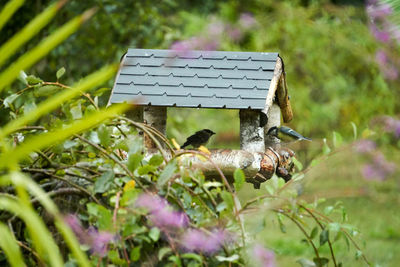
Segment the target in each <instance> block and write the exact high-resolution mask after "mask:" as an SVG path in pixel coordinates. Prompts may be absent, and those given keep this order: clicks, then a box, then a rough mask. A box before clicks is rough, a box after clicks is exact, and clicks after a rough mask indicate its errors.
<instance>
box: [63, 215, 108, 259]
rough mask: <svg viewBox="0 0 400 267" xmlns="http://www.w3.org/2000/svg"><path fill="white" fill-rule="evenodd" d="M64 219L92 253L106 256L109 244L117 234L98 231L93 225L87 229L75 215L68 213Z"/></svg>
mask: <svg viewBox="0 0 400 267" xmlns="http://www.w3.org/2000/svg"><path fill="white" fill-rule="evenodd" d="M64 221H65V222H66V223H67V224H68V225H69V227H70V228H71V229H72V231H73V232H74V233H75V235H76V237H78V239H79V242H80V243H82V244H86V245H88V246H89V247H90V249H91V251H92V253H94V254H98V255H99V256H104V255H105V254H106V253H107V245H108V244H109V243H110V242H112V241H113V240H114V239H115V235H113V234H111V233H109V232H105V231H98V230H97V229H96V228H94V227H93V226H90V227H89V228H88V229H87V230H85V229H84V228H83V227H82V224H81V222H80V221H79V219H78V218H77V217H76V216H75V215H72V214H69V215H66V216H65V217H64Z"/></svg>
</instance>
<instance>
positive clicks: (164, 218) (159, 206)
mask: <svg viewBox="0 0 400 267" xmlns="http://www.w3.org/2000/svg"><path fill="white" fill-rule="evenodd" d="M136 206H137V207H142V208H146V209H147V210H148V211H149V213H150V220H151V221H152V223H153V224H154V225H155V226H157V227H158V228H160V229H164V230H170V229H172V228H182V227H186V226H187V225H188V223H189V218H188V217H187V215H186V214H185V213H182V212H178V211H174V210H173V209H172V207H171V206H170V205H169V204H168V202H167V201H166V200H165V199H162V198H160V197H159V196H157V195H151V194H142V195H140V196H139V198H138V199H137V200H136Z"/></svg>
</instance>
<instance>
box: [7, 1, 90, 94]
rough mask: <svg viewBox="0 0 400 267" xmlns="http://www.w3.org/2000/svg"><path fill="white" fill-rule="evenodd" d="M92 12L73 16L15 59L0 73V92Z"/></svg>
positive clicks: (74, 29) (71, 32) (68, 34)
mask: <svg viewBox="0 0 400 267" xmlns="http://www.w3.org/2000/svg"><path fill="white" fill-rule="evenodd" d="M93 12H94V11H93V10H92V9H91V10H88V11H86V12H85V13H83V14H82V15H80V16H78V17H76V18H73V19H72V20H70V21H69V22H68V23H66V24H65V25H64V26H62V27H61V28H59V29H58V30H57V31H55V32H54V33H53V34H51V35H50V36H49V37H47V38H46V39H44V40H43V41H42V42H40V43H39V44H38V45H37V46H36V47H34V48H33V49H32V50H30V51H29V52H27V53H25V54H24V55H22V56H21V57H20V58H18V59H17V61H16V62H15V63H13V64H12V65H11V66H10V67H8V68H7V69H6V70H4V71H3V72H2V73H1V74H0V92H1V91H2V90H3V89H4V88H5V87H6V86H8V85H10V84H11V83H12V82H13V81H14V80H15V79H16V78H17V77H18V75H19V72H20V71H21V70H23V69H26V68H29V67H30V66H32V65H33V64H34V63H36V62H37V61H38V60H39V59H41V58H42V57H44V56H45V55H47V54H48V53H49V52H50V51H51V50H52V49H53V48H54V47H56V46H57V45H59V44H60V43H61V42H63V41H64V40H65V39H67V38H68V37H69V36H70V35H71V34H73V33H74V32H75V31H76V30H77V29H78V28H79V26H80V25H81V24H82V23H83V22H85V21H86V20H87V19H89V17H90V16H91V15H92V14H93Z"/></svg>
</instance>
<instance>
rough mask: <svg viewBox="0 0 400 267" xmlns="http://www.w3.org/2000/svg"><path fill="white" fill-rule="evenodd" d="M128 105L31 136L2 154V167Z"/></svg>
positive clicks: (0, 159) (0, 157) (118, 106)
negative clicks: (62, 127)
mask: <svg viewBox="0 0 400 267" xmlns="http://www.w3.org/2000/svg"><path fill="white" fill-rule="evenodd" d="M128 107H129V105H128V104H122V105H113V106H111V107H110V108H108V109H105V110H102V111H98V112H96V113H94V114H93V115H91V116H89V117H86V118H84V119H83V120H79V121H77V122H74V123H72V124H70V125H69V126H68V127H65V128H64V129H59V130H55V131H52V132H48V133H44V134H40V135H38V136H34V137H31V138H30V139H28V140H26V141H25V142H24V143H23V144H22V145H20V146H18V147H17V148H15V149H14V150H13V151H10V152H7V153H3V154H1V156H0V167H4V166H7V165H9V164H10V163H11V162H17V161H19V160H21V159H23V158H24V157H27V156H29V154H30V153H31V152H32V151H35V150H40V149H42V148H44V147H47V146H49V145H52V144H55V143H57V142H61V141H63V140H65V139H66V138H68V137H70V136H71V135H73V134H75V133H80V132H81V131H84V130H87V129H89V128H91V127H93V126H95V125H97V124H99V123H100V122H102V121H104V120H106V119H108V118H111V117H113V116H116V115H117V114H119V113H121V112H123V110H125V109H127V108H128Z"/></svg>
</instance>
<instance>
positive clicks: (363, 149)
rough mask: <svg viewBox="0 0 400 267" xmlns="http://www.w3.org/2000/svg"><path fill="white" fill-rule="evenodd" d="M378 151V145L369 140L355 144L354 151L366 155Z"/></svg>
mask: <svg viewBox="0 0 400 267" xmlns="http://www.w3.org/2000/svg"><path fill="white" fill-rule="evenodd" d="M375 149H376V143H375V142H374V141H372V140H369V139H362V140H359V141H357V142H355V143H354V150H355V151H356V152H358V153H361V154H366V153H370V152H372V151H374V150H375Z"/></svg>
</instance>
